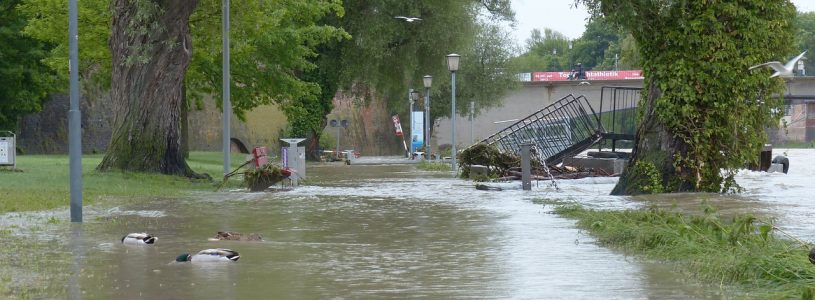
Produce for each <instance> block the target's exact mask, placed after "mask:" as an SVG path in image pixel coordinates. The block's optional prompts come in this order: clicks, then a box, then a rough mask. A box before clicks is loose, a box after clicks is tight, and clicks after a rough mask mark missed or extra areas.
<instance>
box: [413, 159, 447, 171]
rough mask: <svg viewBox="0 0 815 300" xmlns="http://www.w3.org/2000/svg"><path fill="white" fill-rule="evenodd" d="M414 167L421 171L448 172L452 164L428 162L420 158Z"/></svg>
mask: <svg viewBox="0 0 815 300" xmlns="http://www.w3.org/2000/svg"><path fill="white" fill-rule="evenodd" d="M416 168H417V169H419V170H422V171H433V172H450V171H451V169H452V166H451V165H450V164H449V163H442V162H430V161H427V160H422V161H420V162H419V164H417V165H416Z"/></svg>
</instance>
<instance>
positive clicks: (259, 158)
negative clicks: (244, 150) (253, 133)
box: [252, 147, 269, 168]
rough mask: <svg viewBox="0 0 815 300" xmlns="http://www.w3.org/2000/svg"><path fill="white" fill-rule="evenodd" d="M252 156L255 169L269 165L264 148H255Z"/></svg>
mask: <svg viewBox="0 0 815 300" xmlns="http://www.w3.org/2000/svg"><path fill="white" fill-rule="evenodd" d="M252 155H253V156H254V157H255V167H256V168H260V167H262V166H265V165H266V164H268V163H269V156H268V154H267V152H266V147H255V149H252Z"/></svg>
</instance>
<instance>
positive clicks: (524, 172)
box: [521, 143, 532, 191]
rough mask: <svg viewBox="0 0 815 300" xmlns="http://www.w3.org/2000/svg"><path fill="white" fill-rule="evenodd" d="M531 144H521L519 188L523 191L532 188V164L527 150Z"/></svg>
mask: <svg viewBox="0 0 815 300" xmlns="http://www.w3.org/2000/svg"><path fill="white" fill-rule="evenodd" d="M531 148H532V144H526V143H524V144H521V188H522V189H523V190H524V191H529V190H532V166H531V163H530V162H531V159H530V154H529V150H530V149H531Z"/></svg>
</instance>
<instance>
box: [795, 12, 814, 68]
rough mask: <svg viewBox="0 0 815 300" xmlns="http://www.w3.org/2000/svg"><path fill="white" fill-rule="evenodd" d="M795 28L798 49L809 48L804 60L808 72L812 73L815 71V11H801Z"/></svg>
mask: <svg viewBox="0 0 815 300" xmlns="http://www.w3.org/2000/svg"><path fill="white" fill-rule="evenodd" d="M795 28H796V30H797V32H796V34H795V37H796V38H797V39H798V50H799V51H801V52H803V50H808V52H807V54H806V55H805V56H804V59H803V61H804V66H805V68H806V70H808V74H812V72H815V12H805V13H804V12H799V13H798V15H797V17H796V18H795ZM810 76H811V75H810Z"/></svg>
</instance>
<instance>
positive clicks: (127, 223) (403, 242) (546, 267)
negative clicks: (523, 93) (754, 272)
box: [0, 149, 815, 299]
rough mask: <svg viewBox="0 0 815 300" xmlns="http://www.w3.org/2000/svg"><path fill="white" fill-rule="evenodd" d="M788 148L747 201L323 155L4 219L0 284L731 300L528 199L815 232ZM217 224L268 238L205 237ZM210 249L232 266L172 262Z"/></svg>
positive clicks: (187, 293) (804, 159)
mask: <svg viewBox="0 0 815 300" xmlns="http://www.w3.org/2000/svg"><path fill="white" fill-rule="evenodd" d="M783 151H784V150H780V149H776V150H775V151H774V153H776V154H780V153H781V152H783ZM787 153H788V155H789V157H790V162H791V165H790V171H789V174H786V175H785V174H767V173H761V172H747V171H745V172H742V173H740V174H739V177H738V181H739V183H741V184H742V185H743V186H745V188H746V191H745V192H744V193H742V194H740V195H710V194H684V195H660V196H649V197H617V196H608V193H609V191H610V190H611V189H612V188H613V186H614V184H615V183H616V180H617V179H616V178H587V179H580V180H571V181H568V180H561V181H558V182H557V185H558V188H559V189H555V188H554V187H553V186H551V185H550V184H549V183H546V182H539V183H533V190H532V191H531V192H530V191H526V192H525V191H521V190H520V189H511V188H512V187H515V186H509V185H507V186H506V187H507V188H508V189H506V190H504V191H500V192H494V191H478V190H475V189H474V188H473V184H472V183H471V182H469V181H465V180H457V179H452V178H451V176H450V175H449V173H438V172H422V171H417V170H416V169H415V167H414V166H410V165H407V166H406V165H390V166H347V165H340V164H334V165H327V164H326V165H311V166H310V167H309V170H308V174H309V176H311V178H310V180H309V182H308V183H307V184H304V185H302V186H300V187H297V188H294V189H283V190H275V191H274V192H263V193H248V192H245V191H240V190H236V191H224V192H218V193H204V192H201V193H196V194H192V195H189V196H185V197H181V198H174V199H109V200H107V201H100V202H102V203H101V204H98V205H97V206H93V207H86V208H85V220H86V222H85V223H83V224H81V225H74V226H72V225H71V224H69V223H68V222H66V220H68V219H69V218H68V212H67V210H60V211H52V212H38V213H23V214H17V213H15V214H7V215H3V216H0V226H2V227H0V228H1V229H2V232H0V243H2V244H3V245H4V247H3V248H4V250H3V251H0V259H2V261H3V262H4V263H3V264H2V265H1V266H0V286H5V287H6V288H7V290H6V291H2V292H3V294H5V295H6V296H10V297H14V298H16V297H23V298H25V297H30V298H73V299H142V298H145V299H368V298H375V299H378V298H431V299H447V298H455V299H457V298H478V299H598V298H602V299H689V298H694V299H700V298H701V299H719V298H726V297H727V292H726V291H722V290H720V288H719V287H718V286H705V285H700V284H698V283H694V282H693V281H692V280H687V279H686V278H685V277H684V276H683V275H681V274H676V273H675V272H673V271H672V269H671V267H670V266H666V265H661V264H657V263H651V262H644V261H641V260H638V259H636V258H632V257H627V256H625V255H624V254H622V253H619V252H615V251H613V250H609V249H606V248H602V247H599V246H597V245H595V243H594V240H593V239H592V238H591V237H590V236H588V235H586V234H584V233H581V232H580V231H579V230H577V229H575V227H574V221H572V220H569V219H564V218H561V217H558V216H556V215H554V214H551V213H550V210H549V208H547V207H546V206H544V205H540V204H534V203H533V202H532V201H533V200H534V199H559V200H567V201H576V202H579V203H582V204H585V205H587V206H590V207H596V208H601V209H622V208H632V207H640V206H643V205H649V204H658V205H666V206H667V205H679V206H682V205H687V206H688V207H692V206H698V205H700V203H702V202H706V203H710V204H713V205H714V206H717V207H721V208H722V211H723V212H728V211H738V212H742V211H755V212H758V213H760V214H763V215H766V216H767V217H768V218H769V217H773V218H776V219H777V220H778V224H779V225H780V226H781V227H782V228H784V230H785V231H787V232H789V233H791V234H793V235H795V236H797V237H798V238H801V239H803V240H806V241H812V240H815V233H814V231H813V230H812V229H815V220H811V218H809V217H808V215H809V213H810V212H811V211H812V210H813V209H815V203H810V202H811V201H810V198H809V197H807V196H808V195H809V194H811V193H812V192H813V191H815V189H813V188H811V187H810V182H811V178H812V177H813V176H815V167H813V162H815V151H813V150H788V151H787ZM517 187H518V188H519V187H520V184H519V183H518V184H517ZM223 230H231V231H238V232H243V233H259V234H261V235H262V236H263V237H264V241H263V242H237V241H218V242H212V241H208V240H207V238H210V237H212V236H213V235H214V234H215V232H217V231H223ZM141 231H146V232H149V233H151V234H153V235H155V236H157V237H158V238H159V240H158V242H157V244H156V245H155V246H153V247H132V246H124V245H122V244H121V242H120V240H121V238H122V236H123V235H124V234H126V233H128V232H141ZM217 247H222V248H231V249H234V250H236V251H239V252H240V255H241V259H240V260H239V261H238V262H237V263H230V264H217V263H216V264H213V263H210V264H191V263H183V264H182V263H173V262H172V261H173V259H174V258H175V257H176V256H177V255H178V254H180V253H184V252H196V251H198V250H202V249H207V248H217Z"/></svg>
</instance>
